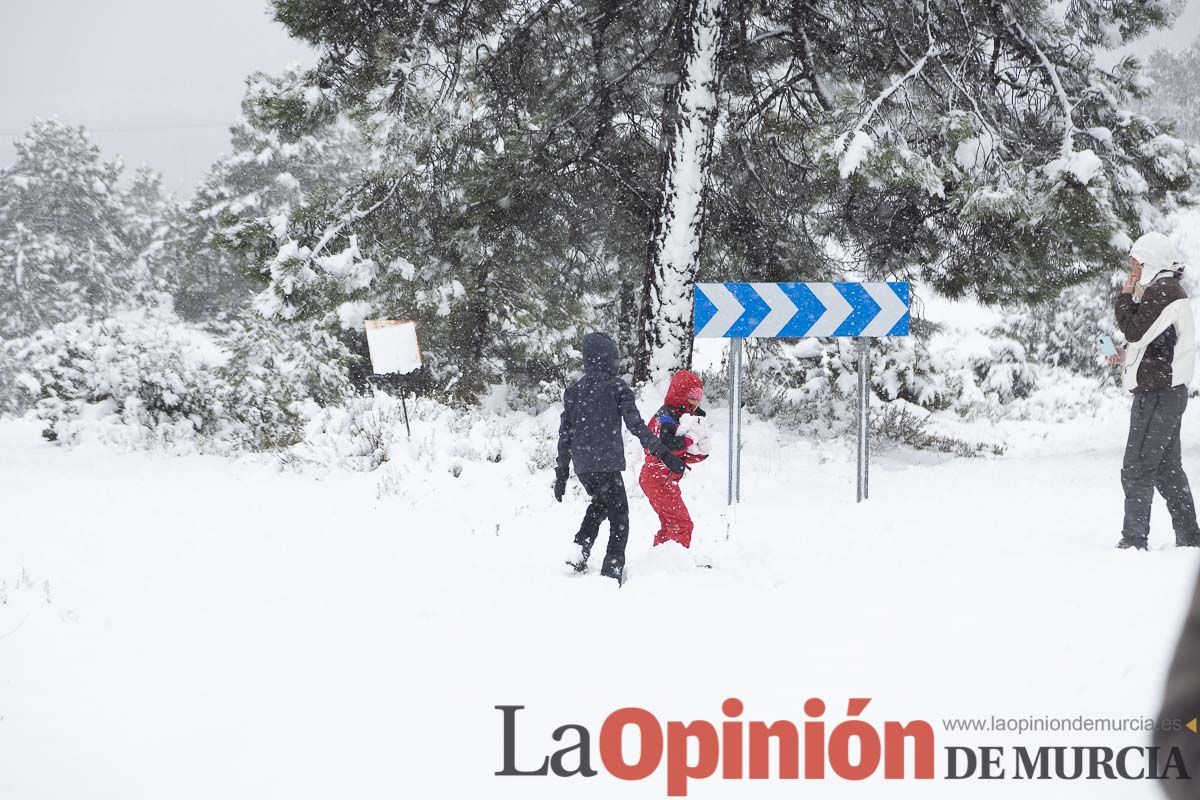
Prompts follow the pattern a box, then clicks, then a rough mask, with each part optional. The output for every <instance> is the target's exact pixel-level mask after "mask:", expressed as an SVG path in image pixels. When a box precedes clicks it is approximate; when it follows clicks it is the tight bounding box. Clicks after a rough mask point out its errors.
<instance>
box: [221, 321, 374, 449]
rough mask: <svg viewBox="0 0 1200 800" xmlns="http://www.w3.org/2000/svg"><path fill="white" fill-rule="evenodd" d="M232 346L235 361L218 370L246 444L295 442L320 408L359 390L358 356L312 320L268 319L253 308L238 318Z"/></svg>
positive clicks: (265, 446)
mask: <svg viewBox="0 0 1200 800" xmlns="http://www.w3.org/2000/svg"><path fill="white" fill-rule="evenodd" d="M226 346H227V348H228V350H229V353H230V357H229V361H228V362H227V363H226V364H225V365H224V366H222V367H221V368H220V369H219V370H218V371H217V374H218V378H219V379H220V382H221V384H222V387H223V389H224V390H225V392H226V394H227V396H228V398H229V403H228V410H229V413H230V415H231V417H232V418H233V420H234V421H235V423H236V425H235V428H234V430H233V436H234V438H235V440H236V442H237V444H238V446H240V447H243V448H246V449H250V450H271V449H276V448H280V447H287V446H289V445H292V444H295V443H297V442H299V441H300V440H301V439H302V438H303V437H304V430H305V425H306V424H307V423H308V421H309V419H310V418H311V417H312V416H313V415H314V414H315V413H317V411H318V410H319V408H321V407H324V406H333V405H337V404H339V403H341V402H343V401H344V400H346V399H347V398H349V397H351V396H352V395H353V389H352V388H351V385H350V378H349V369H350V366H351V364H352V363H353V361H354V356H352V355H351V353H350V352H349V350H347V349H346V347H345V346H344V345H343V344H342V343H341V342H340V341H338V340H337V339H336V338H334V337H333V336H332V335H330V334H329V333H328V332H327V331H324V330H322V329H320V328H318V327H316V326H314V325H311V324H309V323H291V324H288V323H280V322H268V321H266V320H263V319H262V318H260V317H257V316H255V315H253V314H248V315H246V316H245V317H243V318H241V319H239V320H238V321H237V323H236V324H235V326H234V328H233V331H232V333H231V334H230V335H229V337H228V339H227V341H226Z"/></svg>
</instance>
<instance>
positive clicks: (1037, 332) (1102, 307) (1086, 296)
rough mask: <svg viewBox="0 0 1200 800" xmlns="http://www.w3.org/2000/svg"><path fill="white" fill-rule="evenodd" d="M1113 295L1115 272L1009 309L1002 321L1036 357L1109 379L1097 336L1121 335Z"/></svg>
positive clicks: (1044, 362) (1117, 338)
mask: <svg viewBox="0 0 1200 800" xmlns="http://www.w3.org/2000/svg"><path fill="white" fill-rule="evenodd" d="M1115 295H1116V284H1115V283H1114V278H1101V279H1098V280H1095V281H1090V282H1088V283H1086V284H1083V285H1081V286H1075V287H1072V288H1070V289H1067V290H1066V291H1065V292H1063V293H1062V295H1061V296H1060V297H1059V298H1058V299H1057V300H1055V301H1054V302H1051V303H1043V304H1041V305H1037V306H1032V307H1028V308H1026V309H1024V310H1022V311H1020V312H1018V313H1014V314H1010V315H1009V316H1008V317H1007V318H1006V319H1005V321H1004V325H1003V327H1004V330H1005V332H1006V333H1007V334H1008V335H1010V336H1012V337H1013V338H1015V339H1017V340H1018V341H1020V342H1021V343H1022V344H1023V345H1024V346H1025V348H1026V349H1027V351H1028V352H1029V355H1030V356H1031V357H1032V358H1033V359H1035V360H1036V361H1038V362H1039V363H1042V364H1048V365H1050V366H1055V367H1063V368H1066V369H1069V370H1072V371H1074V372H1078V373H1080V374H1082V375H1089V376H1092V377H1097V378H1102V379H1104V380H1106V381H1107V380H1111V376H1112V370H1111V369H1110V368H1109V367H1108V365H1107V364H1105V362H1104V358H1103V357H1102V356H1101V354H1100V349H1099V348H1098V347H1097V346H1096V338H1097V337H1098V336H1100V335H1101V334H1107V335H1108V336H1111V337H1112V339H1113V341H1115V342H1120V341H1121V340H1122V337H1121V334H1120V332H1119V331H1118V330H1117V324H1116V318H1115V317H1114V315H1113V299H1114V297H1115Z"/></svg>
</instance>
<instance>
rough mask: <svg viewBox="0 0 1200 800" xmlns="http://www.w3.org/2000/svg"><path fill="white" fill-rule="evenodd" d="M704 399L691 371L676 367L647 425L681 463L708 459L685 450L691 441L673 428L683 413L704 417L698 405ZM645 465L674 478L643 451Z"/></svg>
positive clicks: (693, 462)
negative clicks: (661, 402) (659, 405)
mask: <svg viewBox="0 0 1200 800" xmlns="http://www.w3.org/2000/svg"><path fill="white" fill-rule="evenodd" d="M689 398H690V399H691V400H694V403H691V402H689ZM703 399H704V382H703V381H701V380H700V377H699V376H698V375H696V373H694V372H689V371H688V370H686V369H684V370H680V371H679V372H676V373H675V374H674V375H672V376H671V385H670V386H669V387H667V396H666V398H665V402H664V403H663V406H662V408H660V409H659V410H658V411H657V412H655V414H654V416H653V417H651V418H650V421H649V422H648V423H647V427H648V428H650V432H651V433H653V434H654V435H655V436H657V437H658V438H659V439H660V440H662V443H663V444H665V445H666V446H667V447H668V448H669V449H670V450H671V452H673V453H675V454H676V455H677V456H679V457H680V458H682V459H683V461H684V463H685V464H695V463H697V462H700V461H703V460H704V459H706V458H708V456H701V455H696V454H695V453H688V452H687V449H688V447H690V446H691V444H692V440H691V439H689V438H687V437H686V436H679V435H678V434H677V433H676V431H677V430H678V428H679V420H680V419H681V418H682V417H683V415H684V414H694V415H695V416H697V417H703V416H704V410H703V409H702V408H700V407H699V404H700V402H701V401H702V400H703ZM693 405H694V406H695V410H694V411H693V410H692V408H693ZM646 467H647V468H652V469H657V470H662V471H663V472H664V473H667V474H669V475H671V476H672V477H674V478H675V479H676V480H678V477H679V476H677V475H675V474H674V473H672V472H671V471H670V470H668V469H667V468H666V467H665V466H664V465H663V463H662V462H661V461H659V460H658V459H657V458H655V457H654V456H653V455H651V454H650V452H649V451H646Z"/></svg>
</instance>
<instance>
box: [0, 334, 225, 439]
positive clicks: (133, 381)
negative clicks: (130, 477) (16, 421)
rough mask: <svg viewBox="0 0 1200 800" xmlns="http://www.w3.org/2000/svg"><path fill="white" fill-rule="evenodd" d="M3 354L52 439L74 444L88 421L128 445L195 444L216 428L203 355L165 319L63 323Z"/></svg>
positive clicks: (217, 404)
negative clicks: (12, 363)
mask: <svg viewBox="0 0 1200 800" xmlns="http://www.w3.org/2000/svg"><path fill="white" fill-rule="evenodd" d="M6 349H7V350H8V353H9V356H10V357H12V358H13V359H14V360H15V361H16V362H18V365H19V367H18V368H19V370H20V375H21V377H20V379H19V381H18V383H19V389H20V391H23V392H24V393H25V398H24V401H25V403H26V404H28V405H32V407H33V409H34V414H35V416H36V417H37V418H38V419H40V420H42V421H43V422H45V424H46V428H45V430H44V431H43V434H42V435H43V436H45V437H46V438H47V439H49V440H51V441H56V440H57V441H63V442H67V443H69V442H73V441H75V440H76V438H77V437H78V435H79V433H80V431H81V429H82V427H83V426H84V425H85V423H86V422H87V421H88V420H95V421H96V422H98V423H102V424H103V425H105V426H106V427H108V428H109V433H111V434H113V438H115V439H119V440H121V441H122V442H124V443H127V444H133V445H149V444H153V443H155V442H163V443H184V442H196V441H197V440H198V439H200V438H201V437H209V436H213V435H215V434H216V433H217V432H218V430H219V429H220V428H221V418H222V414H223V408H222V403H221V399H220V397H221V394H222V393H221V391H220V387H219V385H218V383H217V381H216V380H215V379H214V376H213V374H212V372H211V371H210V370H209V369H208V364H207V361H206V355H205V352H204V350H203V348H202V347H201V346H200V345H199V344H198V343H197V341H196V340H195V339H194V338H193V337H191V336H190V335H189V334H188V332H187V331H186V330H185V329H182V328H180V327H178V326H175V325H172V324H170V320H169V319H168V317H167V316H166V315H164V314H129V315H125V316H122V317H113V318H108V319H103V320H99V321H97V322H87V321H84V320H82V319H76V320H72V321H70V322H62V323H59V324H57V325H55V326H53V327H51V328H48V329H46V330H42V331H38V332H37V333H35V334H33V335H32V336H30V337H28V338H27V339H23V340H17V341H14V342H11V343H9V344H8V345H7V348H6Z"/></svg>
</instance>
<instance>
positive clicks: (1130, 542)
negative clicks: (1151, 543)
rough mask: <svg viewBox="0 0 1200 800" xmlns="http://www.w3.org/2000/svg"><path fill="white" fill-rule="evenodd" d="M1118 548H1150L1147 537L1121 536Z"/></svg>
mask: <svg viewBox="0 0 1200 800" xmlns="http://www.w3.org/2000/svg"><path fill="white" fill-rule="evenodd" d="M1117 549H1118V550H1148V549H1149V548H1148V547H1147V546H1146V540H1145V539H1126V538H1125V537H1124V536H1122V537H1121V541H1119V542H1117Z"/></svg>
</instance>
